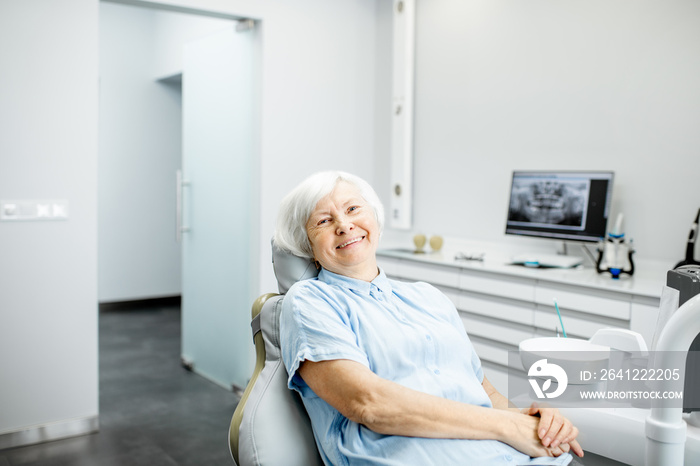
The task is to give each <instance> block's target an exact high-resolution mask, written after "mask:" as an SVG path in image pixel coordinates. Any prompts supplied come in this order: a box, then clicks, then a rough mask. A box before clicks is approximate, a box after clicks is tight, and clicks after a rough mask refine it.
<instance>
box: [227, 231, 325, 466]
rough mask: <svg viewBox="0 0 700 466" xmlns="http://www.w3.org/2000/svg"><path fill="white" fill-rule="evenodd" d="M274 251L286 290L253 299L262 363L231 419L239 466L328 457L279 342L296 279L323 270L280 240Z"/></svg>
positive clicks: (308, 464)
mask: <svg viewBox="0 0 700 466" xmlns="http://www.w3.org/2000/svg"><path fill="white" fill-rule="evenodd" d="M272 251H273V253H272V261H273V267H274V270H275V276H276V277H277V283H278V289H279V292H280V293H281V294H279V295H277V294H274V293H270V294H265V295H263V296H261V297H260V298H258V299H257V300H256V301H255V303H254V304H253V310H252V318H253V320H252V324H251V325H252V327H253V339H254V342H255V351H256V363H255V369H254V371H253V375H252V377H251V379H250V382H249V383H248V386H247V387H246V389H245V392H244V393H243V397H242V398H241V401H240V402H239V404H238V407H237V408H236V411H235V413H234V415H233V419H232V420H231V427H230V429H229V443H230V447H231V455H232V456H233V459H234V461H235V462H236V464H237V465H238V466H253V465H255V466H258V465H259V466H314V465H319V466H320V465H323V461H322V460H321V458H320V456H319V454H318V450H317V449H316V443H315V441H314V436H313V432H312V430H311V423H310V421H309V418H308V416H307V414H306V410H305V409H304V405H303V404H302V402H301V399H300V398H299V395H298V394H297V393H296V392H293V391H291V390H289V389H288V388H287V371H286V369H285V367H284V364H283V363H282V358H281V354H280V342H279V335H280V332H279V316H280V311H281V310H282V300H283V299H284V294H285V293H286V292H287V290H289V288H290V287H291V286H292V285H293V284H294V283H295V282H297V281H299V280H305V279H308V278H312V277H315V276H316V275H317V274H318V271H317V269H316V267H315V265H314V264H313V263H312V262H311V261H310V260H309V259H303V258H300V257H296V256H293V255H291V254H287V253H284V252H282V251H280V250H279V249H277V248H276V247H275V246H274V244H273V245H272Z"/></svg>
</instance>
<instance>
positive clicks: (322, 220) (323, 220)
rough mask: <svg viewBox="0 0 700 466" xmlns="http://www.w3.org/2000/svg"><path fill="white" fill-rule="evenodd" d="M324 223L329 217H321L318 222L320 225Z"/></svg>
mask: <svg viewBox="0 0 700 466" xmlns="http://www.w3.org/2000/svg"><path fill="white" fill-rule="evenodd" d="M324 223H328V219H327V218H324V219H321V220H319V221H318V224H319V225H323V224H324Z"/></svg>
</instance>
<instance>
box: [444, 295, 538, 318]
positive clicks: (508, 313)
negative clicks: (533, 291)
mask: <svg viewBox="0 0 700 466" xmlns="http://www.w3.org/2000/svg"><path fill="white" fill-rule="evenodd" d="M457 299H458V301H457V309H459V310H460V311H464V312H470V313H472V314H479V315H483V316H486V317H494V318H496V319H502V320H507V321H510V322H517V323H520V324H525V325H532V324H533V322H534V321H535V314H534V313H535V305H534V304H530V303H518V302H515V301H508V300H504V299H498V298H491V299H484V298H481V297H478V296H474V295H473V294H470V293H467V292H464V291H463V292H461V293H459V296H458V298H457Z"/></svg>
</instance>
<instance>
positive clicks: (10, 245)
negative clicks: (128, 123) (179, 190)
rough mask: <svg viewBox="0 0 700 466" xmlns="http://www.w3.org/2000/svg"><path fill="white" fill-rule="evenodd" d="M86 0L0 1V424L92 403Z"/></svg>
mask: <svg viewBox="0 0 700 466" xmlns="http://www.w3.org/2000/svg"><path fill="white" fill-rule="evenodd" d="M97 34H98V33H97V1H95V0H65V1H61V2H55V1H52V0H35V1H32V2H10V1H2V2H0V63H2V73H0V102H1V103H0V128H2V130H1V132H2V133H1V134H2V135H1V136H0V199H67V200H68V202H69V215H70V217H69V218H68V220H67V221H63V222H23V223H20V222H15V223H10V222H2V223H0V354H2V355H3V357H2V359H1V360H0V413H2V414H0V435H1V434H5V433H8V432H13V431H16V430H21V429H22V428H24V427H28V426H33V425H37V424H45V423H50V422H55V421H61V420H77V419H83V418H92V417H94V416H96V415H97V412H98V397H97V393H98V387H97V384H98V378H97V196H96V194H97V157H96V154H97V66H98V65H97Z"/></svg>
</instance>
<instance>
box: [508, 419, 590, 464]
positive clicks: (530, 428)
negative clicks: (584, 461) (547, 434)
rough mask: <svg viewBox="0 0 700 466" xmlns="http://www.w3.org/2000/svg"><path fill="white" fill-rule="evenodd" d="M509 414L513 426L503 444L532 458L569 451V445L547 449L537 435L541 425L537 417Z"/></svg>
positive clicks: (557, 454) (563, 444) (561, 444)
mask: <svg viewBox="0 0 700 466" xmlns="http://www.w3.org/2000/svg"><path fill="white" fill-rule="evenodd" d="M509 414H510V415H511V421H512V425H511V429H510V432H508V434H507V435H506V437H505V439H502V440H501V441H502V442H504V443H507V444H508V445H510V446H511V447H513V448H515V449H516V450H519V451H521V452H523V453H525V454H526V455H529V456H532V457H537V456H559V455H563V454H564V453H567V452H568V451H569V449H570V447H569V444H567V443H560V444H559V445H557V446H556V447H552V446H549V447H546V446H544V445H543V444H542V441H541V440H540V438H539V436H538V433H537V427H538V425H539V423H540V420H539V419H538V418H537V417H535V416H523V415H522V414H520V413H518V412H510V413H509ZM577 445H578V444H577Z"/></svg>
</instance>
